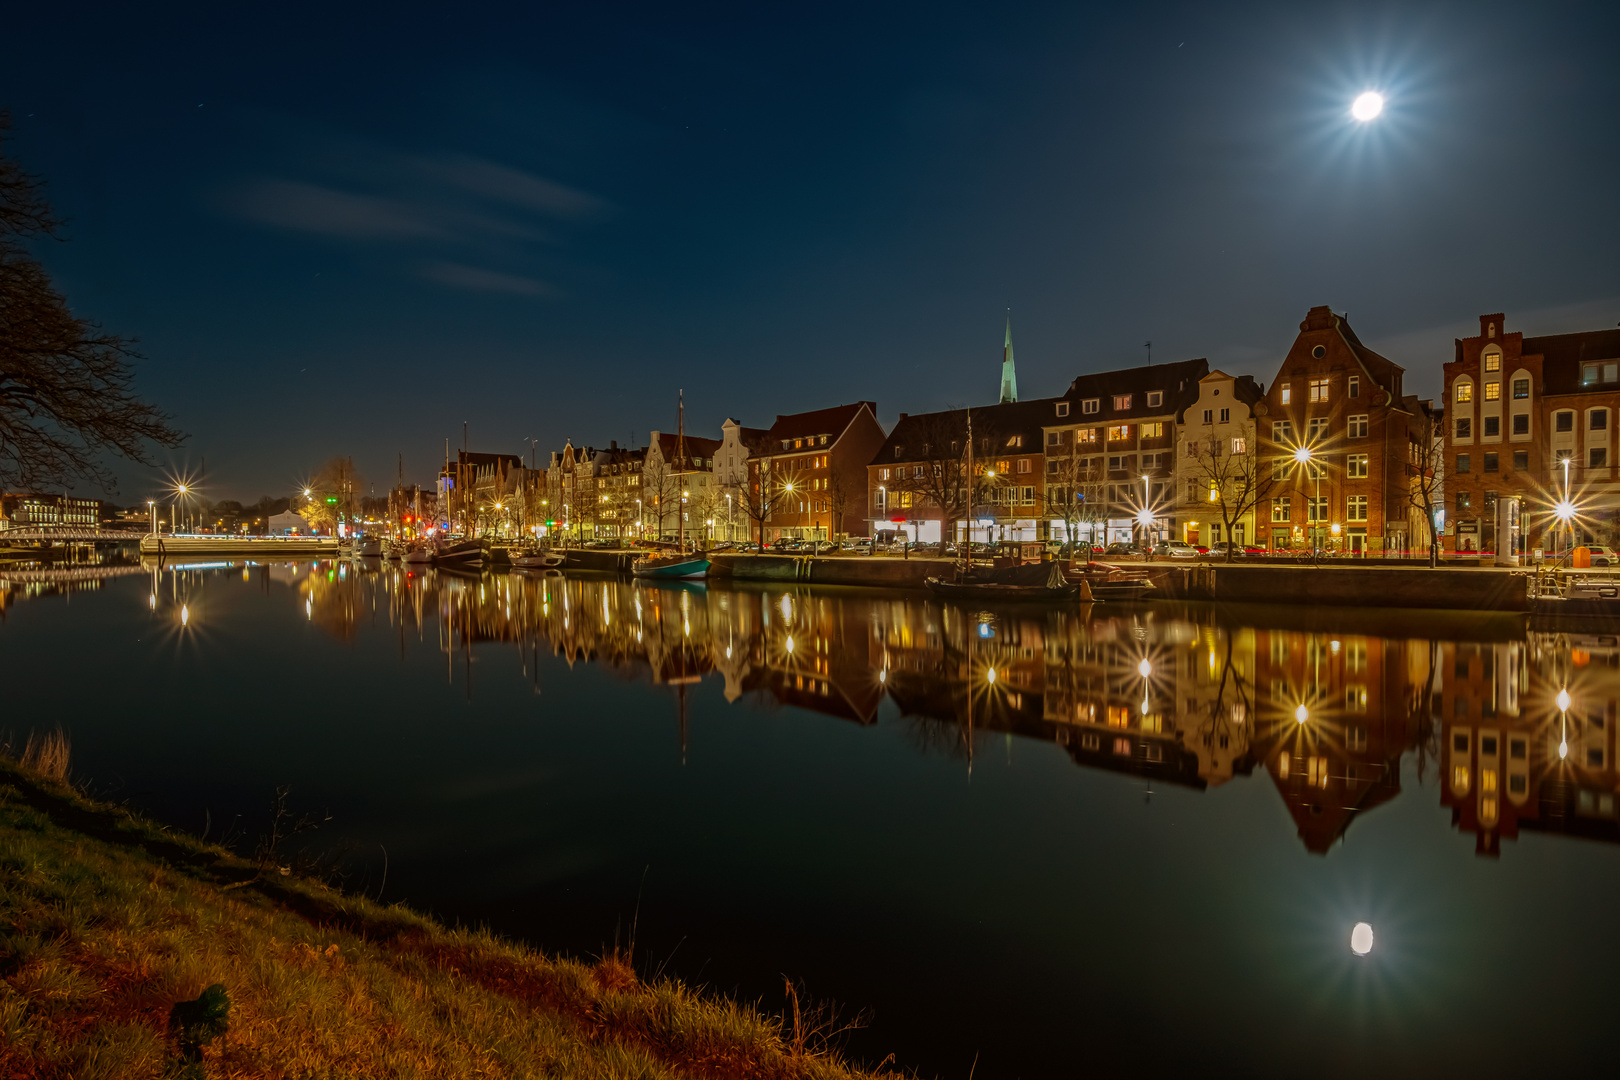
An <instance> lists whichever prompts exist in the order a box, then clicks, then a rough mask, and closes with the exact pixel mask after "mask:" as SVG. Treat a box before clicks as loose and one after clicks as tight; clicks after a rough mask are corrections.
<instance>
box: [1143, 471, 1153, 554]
mask: <svg viewBox="0 0 1620 1080" xmlns="http://www.w3.org/2000/svg"><path fill="white" fill-rule="evenodd" d="M1142 510H1143V511H1144V512H1145V513H1146V514H1147V515H1148V516H1147V523H1148V525H1149V527H1151V526H1152V523H1153V491H1152V489H1151V488H1149V487H1148V475H1147V473H1143V474H1142ZM1152 544H1153V536H1152V534H1151V533H1150V534H1149V535H1148V545H1149V547H1151V546H1152Z"/></svg>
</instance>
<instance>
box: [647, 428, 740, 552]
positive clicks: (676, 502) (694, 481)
mask: <svg viewBox="0 0 1620 1080" xmlns="http://www.w3.org/2000/svg"><path fill="white" fill-rule="evenodd" d="M685 439H686V452H685V454H684V455H683V454H682V453H681V449H680V438H679V437H678V436H676V435H674V434H672V433H670V432H667V431H654V432H652V433H651V435H650V436H649V437H648V441H647V450H646V462H645V465H644V466H643V468H642V473H641V475H642V483H641V486H642V494H641V497H642V498H643V499H645V500H646V507H645V511H644V513H645V520H646V525H647V535H648V536H657V537H660V538H662V539H673V538H674V537H676V536H677V535H679V534H680V533H682V532H684V533H685V535H686V537H687V538H688V539H692V538H696V537H706V536H712V535H714V533H713V526H712V525H711V524H709V523H710V522H712V521H713V520H714V517H715V510H716V504H717V503H718V504H720V509H721V511H722V513H723V511H724V502H725V500H724V499H723V498H722V497H721V492H720V490H719V485H718V483H717V481H716V477H715V473H714V470H715V455H716V454H718V453H719V452H720V445H721V441H720V440H719V439H705V438H702V437H701V436H697V435H687V436H686V437H685ZM722 524H723V519H722ZM722 531H723V530H722Z"/></svg>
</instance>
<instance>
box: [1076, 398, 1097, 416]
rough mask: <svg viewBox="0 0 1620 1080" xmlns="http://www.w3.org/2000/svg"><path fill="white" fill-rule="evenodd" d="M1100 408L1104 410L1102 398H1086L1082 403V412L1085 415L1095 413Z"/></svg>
mask: <svg viewBox="0 0 1620 1080" xmlns="http://www.w3.org/2000/svg"><path fill="white" fill-rule="evenodd" d="M1100 408H1102V399H1101V398H1094V397H1092V398H1086V400H1084V401H1082V402H1081V403H1080V411H1081V412H1083V413H1094V412H1096V411H1097V410H1098V409H1100Z"/></svg>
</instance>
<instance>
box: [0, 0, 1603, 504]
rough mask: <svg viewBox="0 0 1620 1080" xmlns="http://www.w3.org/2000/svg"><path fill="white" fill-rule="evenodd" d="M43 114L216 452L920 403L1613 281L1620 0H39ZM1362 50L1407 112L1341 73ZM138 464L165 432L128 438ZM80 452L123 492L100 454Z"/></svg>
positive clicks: (8, 42) (104, 287)
mask: <svg viewBox="0 0 1620 1080" xmlns="http://www.w3.org/2000/svg"><path fill="white" fill-rule="evenodd" d="M6 27H7V28H6V32H5V34H4V36H3V38H0V107H6V108H9V109H10V110H11V111H12V114H13V120H14V123H15V127H14V130H13V138H12V140H11V142H10V144H9V152H10V153H11V154H12V155H13V156H15V157H17V158H18V159H20V160H21V161H22V162H23V164H24V166H25V167H26V168H28V169H30V170H31V171H33V172H35V173H38V174H40V175H42V176H44V177H45V178H46V179H47V180H48V182H49V189H48V190H49V194H50V197H51V198H52V199H53V201H54V202H55V204H56V207H57V209H58V210H59V212H60V213H62V214H63V215H64V216H66V217H67V218H69V219H70V226H69V229H68V230H67V237H68V242H67V243H64V244H56V243H51V242H47V243H45V244H44V245H41V246H40V247H39V251H40V253H41V255H42V257H43V258H44V259H45V261H46V263H47V265H48V267H49V268H50V270H51V271H52V272H53V273H54V275H55V276H56V279H57V281H58V283H59V285H60V286H61V287H62V288H63V290H64V291H65V292H66V293H67V295H68V296H69V298H70V300H71V301H72V303H73V304H74V306H75V308H76V310H78V311H79V312H80V313H81V314H86V315H90V316H93V317H95V318H97V319H99V320H100V321H101V322H103V323H104V324H105V325H106V326H107V327H108V328H109V329H111V330H113V331H116V332H119V333H127V334H132V335H136V336H138V337H139V338H140V339H141V348H142V350H143V352H144V353H145V354H146V356H147V360H146V361H145V362H144V364H143V365H142V367H141V372H140V383H139V386H140V390H141V392H142V393H143V394H144V395H146V396H147V397H149V398H151V399H153V400H156V401H157V402H158V403H159V404H161V405H162V406H163V407H165V408H166V409H168V410H169V411H170V412H171V413H173V414H174V416H175V418H176V420H177V423H178V424H179V426H180V427H181V428H182V429H184V430H185V431H187V432H189V433H190V434H191V438H190V439H189V441H188V443H187V445H186V447H185V448H184V449H182V450H181V451H178V452H176V453H174V454H173V455H172V456H166V460H167V461H168V463H169V464H170V466H171V467H173V468H175V469H180V468H190V469H192V470H195V469H196V468H197V467H198V466H199V465H200V464H201V460H202V458H203V457H204V456H206V459H207V470H208V483H207V488H206V491H205V494H207V495H209V496H210V497H214V498H241V499H253V498H257V497H258V496H259V495H262V494H275V495H284V494H287V493H288V492H289V491H290V490H291V488H292V487H293V485H294V483H295V482H296V481H297V480H298V479H299V478H301V477H302V476H304V475H306V474H308V473H309V472H310V471H311V470H312V469H314V468H315V467H316V466H317V465H319V464H320V463H321V462H322V461H324V460H325V459H327V458H329V457H331V456H332V455H334V454H347V455H352V456H353V457H354V459H355V462H356V464H357V466H358V467H359V469H360V471H361V472H362V474H363V475H364V476H365V477H367V478H368V480H369V481H370V482H371V483H372V484H373V485H374V486H375V488H376V490H377V491H378V492H382V491H383V490H385V489H386V487H387V486H388V485H389V484H390V483H391V482H392V481H393V479H394V475H395V462H396V454H398V453H401V452H402V453H403V454H404V461H405V473H406V479H407V481H413V480H414V481H418V482H427V481H428V480H429V479H430V478H431V476H432V475H433V474H434V471H435V470H436V467H437V465H438V462H439V461H440V459H441V458H442V456H443V454H444V440H445V439H446V438H450V439H451V440H452V442H453V443H454V444H455V445H459V444H460V441H461V432H462V422H463V421H464V420H465V421H469V422H470V425H471V443H472V448H473V449H476V450H484V451H503V452H509V453H520V452H521V453H524V454H525V455H527V446H528V444H527V443H526V442H525V440H526V439H527V438H530V437H533V438H535V439H538V440H539V446H540V455H541V458H542V461H543V459H544V455H545V453H546V452H547V451H548V450H550V449H552V448H554V447H560V446H561V444H562V442H563V440H564V439H565V438H569V437H572V438H573V439H574V440H575V442H576V443H591V444H596V445H604V444H606V443H607V441H608V440H609V439H617V440H619V442H620V443H625V442H628V441H630V440H632V439H634V440H636V441H637V443H638V444H639V443H641V442H644V441H645V440H646V437H647V431H648V429H649V428H654V427H657V428H663V429H665V430H669V429H672V428H673V427H674V423H675V397H676V390H677V388H684V389H685V391H686V400H687V404H688V413H687V421H688V430H689V431H693V432H697V433H703V434H709V435H712V436H716V437H718V435H719V430H718V428H719V424H720V422H721V420H722V419H724V418H725V417H727V416H734V417H736V418H738V419H739V420H741V421H742V422H743V423H745V424H750V425H757V426H766V425H768V424H769V423H770V421H771V420H772V418H773V417H774V416H775V415H776V414H777V413H779V412H793V411H799V410H802V409H810V408H818V407H822V406H826V405H831V404H835V403H839V402H844V401H851V400H856V399H861V398H869V399H875V400H876V401H877V402H878V404H879V411H880V416H881V417H882V418H883V419H884V420H885V422H886V423H892V422H893V419H894V417H895V415H896V414H897V413H898V412H899V411H901V410H904V411H908V412H917V411H923V410H927V409H931V408H939V407H943V406H946V405H958V404H964V403H969V402H985V401H987V400H989V399H991V398H993V396H994V394H995V392H996V388H997V380H998V376H999V365H1000V359H1001V338H1002V326H1003V321H1004V319H1005V315H1006V311H1007V309H1008V308H1009V307H1010V308H1011V309H1012V314H1013V321H1014V334H1015V344H1016V347H1017V357H1018V366H1019V372H1018V376H1019V378H1018V382H1019V389H1020V391H1021V392H1022V393H1023V394H1024V396H1026V397H1036V396H1043V395H1050V394H1056V393H1060V392H1061V391H1062V390H1063V389H1064V387H1065V386H1066V385H1067V384H1068V382H1069V381H1070V380H1071V379H1072V378H1073V377H1074V376H1075V375H1077V374H1080V373H1082V372H1086V371H1095V370H1102V369H1106V368H1111V367H1119V366H1127V365H1136V364H1141V363H1143V362H1145V361H1146V359H1147V356H1146V353H1147V350H1146V349H1144V348H1143V342H1144V341H1147V340H1149V339H1151V340H1152V341H1153V357H1154V359H1155V360H1156V361H1157V360H1176V359H1185V358H1188V357H1193V356H1207V357H1208V358H1209V359H1210V362H1211V364H1212V365H1215V366H1220V367H1223V368H1225V369H1227V370H1228V371H1232V372H1234V373H1242V372H1248V373H1252V374H1254V375H1255V376H1257V377H1258V378H1260V379H1262V380H1264V381H1266V382H1269V381H1270V379H1271V377H1272V375H1273V374H1274V373H1275V371H1276V367H1277V364H1278V362H1279V360H1280V358H1281V356H1282V354H1283V352H1284V351H1285V349H1286V348H1287V346H1288V345H1289V343H1290V342H1291V341H1292V340H1293V337H1294V335H1295V333H1296V332H1297V327H1298V323H1299V321H1300V319H1301V318H1303V317H1304V314H1305V311H1306V309H1307V308H1308V307H1310V306H1311V305H1314V304H1329V305H1332V307H1333V308H1334V310H1336V311H1348V313H1349V315H1350V318H1351V321H1352V323H1353V324H1354V326H1355V327H1356V330H1357V332H1358V333H1359V334H1360V335H1361V337H1362V338H1363V340H1365V341H1367V342H1368V343H1369V344H1370V345H1372V346H1373V347H1374V348H1377V349H1379V350H1380V351H1382V352H1385V353H1386V355H1388V356H1390V357H1391V358H1392V359H1394V360H1395V361H1397V362H1398V363H1401V364H1403V365H1405V366H1406V368H1407V370H1408V372H1409V374H1408V377H1407V388H1408V389H1409V390H1410V391H1415V392H1418V393H1424V394H1433V393H1435V392H1436V391H1437V390H1438V388H1439V384H1440V372H1439V365H1440V364H1441V363H1443V362H1444V361H1446V360H1447V359H1449V358H1450V355H1451V340H1452V338H1454V337H1456V336H1459V335H1461V334H1464V333H1469V332H1477V322H1476V317H1477V316H1478V315H1479V314H1481V313H1484V312H1491V311H1502V310H1506V311H1507V312H1508V319H1509V322H1508V328H1509V329H1510V330H1513V329H1519V330H1524V331H1526V332H1531V333H1557V332H1565V331H1572V330H1583V329H1596V328H1600V327H1607V326H1613V325H1615V324H1616V323H1617V322H1620V259H1617V258H1616V252H1617V250H1620V196H1617V192H1620V139H1617V138H1616V135H1617V133H1620V65H1617V64H1615V63H1614V60H1613V55H1614V54H1613V48H1614V45H1613V43H1614V41H1615V40H1616V38H1617V35H1620V5H1616V4H1613V3H1587V4H1562V5H1559V4H1547V3H1537V4H1522V5H1507V4H1497V5H1493V4H1485V3H1467V4H1458V5H1452V6H1445V5H1431V6H1420V5H1416V4H1404V3H1403V4H1388V5H1374V4H1353V5H1312V4H1302V3H1287V4H1277V5H1236V4H1232V5H1211V4H1181V5H1176V4H1156V5H1151V6H1149V5H1099V6H1096V7H1085V6H1082V5H1078V4H1069V5H1060V6H1053V7H1049V8H1038V7H1030V8H1019V9H1012V8H1008V7H1007V6H1005V5H978V6H974V7H961V8H953V7H950V6H947V5H944V4H939V3H929V4H919V5H915V6H912V7H900V6H882V5H871V4H863V5H854V6H849V7H835V6H832V5H804V6H799V7H796V8H787V7H785V6H776V5H756V6H738V7H735V8H724V7H691V8H686V9H680V8H678V7H676V6H673V5H649V6H647V7H645V8H636V7H632V6H629V5H583V4H576V5H566V6H565V5H556V6H554V7H553V8H551V9H547V8H545V7H544V6H542V5H528V6H524V7H514V8H511V9H501V8H496V7H468V6H461V5H454V6H452V5H442V4H441V5H434V6H421V7H415V8H412V7H408V6H403V5H397V4H396V5H389V6H378V7H375V8H372V9H370V10H368V11H360V10H358V9H350V8H347V7H346V6H345V7H343V8H340V7H339V6H338V5H330V4H326V5H307V6H295V5H279V6H274V7H272V6H268V5H266V6H263V7H260V8H258V9H256V10H250V9H248V8H246V7H245V6H238V5H210V6H208V7H201V6H199V7H197V8H194V9H185V8H180V7H168V8H165V9H163V10H161V11H158V10H156V9H154V10H148V9H147V8H146V7H145V6H141V5H112V4H108V5H104V6H103V7H101V8H97V7H93V6H88V5H69V4H35V5H28V6H25V7H14V8H13V9H12V10H10V11H9V12H8V14H7V16H6ZM1366 89H1374V90H1378V91H1380V92H1382V93H1384V94H1385V95H1386V96H1387V98H1388V106H1387V109H1386V111H1385V113H1384V115H1383V116H1382V117H1381V118H1379V119H1378V120H1377V121H1375V122H1373V123H1370V124H1365V125H1363V124H1359V123H1357V122H1355V121H1353V120H1352V119H1351V118H1350V116H1349V112H1348V110H1349V105H1350V102H1351V100H1352V99H1353V98H1354V97H1355V96H1356V94H1358V93H1360V92H1361V91H1363V90H1366ZM122 475H123V484H122V487H121V491H120V497H121V499H122V500H123V501H126V502H134V501H136V499H137V498H141V497H144V496H145V495H146V494H147V493H149V492H152V491H154V490H156V488H157V487H158V485H159V484H160V482H161V473H160V472H158V471H154V470H146V469H139V468H126V469H124V470H123V472H122ZM84 493H86V494H89V493H91V492H90V491H88V490H86V491H84Z"/></svg>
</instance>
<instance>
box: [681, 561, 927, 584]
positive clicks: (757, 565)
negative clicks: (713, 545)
mask: <svg viewBox="0 0 1620 1080" xmlns="http://www.w3.org/2000/svg"><path fill="white" fill-rule="evenodd" d="M953 565H954V563H953V562H952V560H950V559H868V558H834V559H818V558H813V557H809V556H804V555H715V556H713V557H712V558H711V559H710V561H709V576H710V577H717V578H721V577H729V578H731V579H733V580H735V581H797V582H801V583H804V584H813V585H865V586H868V587H873V588H886V589H920V588H922V587H923V580H924V579H925V578H931V577H945V576H948V575H949V574H950V570H951V567H952V566H953Z"/></svg>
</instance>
